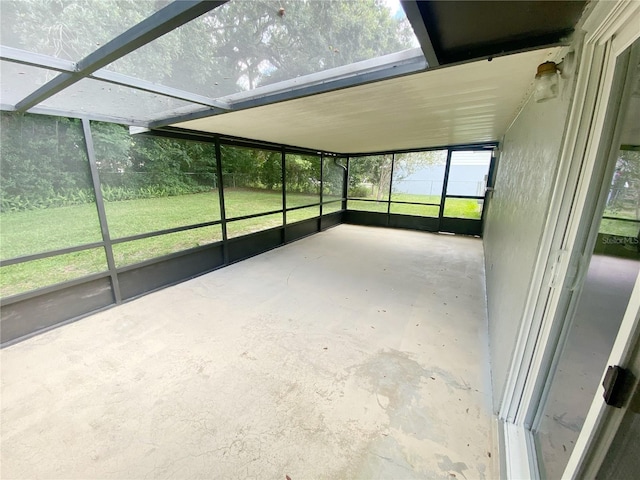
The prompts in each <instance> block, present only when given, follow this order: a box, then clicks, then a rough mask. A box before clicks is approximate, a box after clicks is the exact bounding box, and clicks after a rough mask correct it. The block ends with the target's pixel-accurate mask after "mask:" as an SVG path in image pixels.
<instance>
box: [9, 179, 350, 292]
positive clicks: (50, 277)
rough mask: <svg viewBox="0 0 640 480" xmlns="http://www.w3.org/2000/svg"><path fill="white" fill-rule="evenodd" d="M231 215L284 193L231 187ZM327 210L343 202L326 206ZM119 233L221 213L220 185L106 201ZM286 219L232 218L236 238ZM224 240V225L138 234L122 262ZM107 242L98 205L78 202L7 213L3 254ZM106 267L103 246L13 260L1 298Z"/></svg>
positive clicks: (294, 216)
mask: <svg viewBox="0 0 640 480" xmlns="http://www.w3.org/2000/svg"><path fill="white" fill-rule="evenodd" d="M330 199H331V198H327V199H326V200H327V201H328V200H330ZM318 201H319V196H318V195H305V194H289V195H287V206H288V207H295V206H302V205H307V204H310V203H314V202H318ZM225 207H226V214H227V217H228V218H233V217H240V216H244V215H251V214H255V213H262V212H267V211H272V210H279V209H281V208H282V193H281V192H280V191H275V192H269V191H264V190H246V189H227V190H225ZM325 209H326V213H330V212H331V211H336V210H339V209H340V203H339V202H338V203H336V204H331V205H327V206H325ZM105 211H106V216H107V222H108V225H109V233H110V235H111V238H112V239H118V238H124V237H128V236H132V235H137V234H141V233H147V232H153V231H158V230H164V229H169V228H175V227H181V226H184V225H191V224H198V223H205V222H211V221H215V220H219V219H220V208H219V201H218V191H217V190H215V191H212V192H207V193H198V194H193V195H182V196H175V197H160V198H149V199H138V200H124V201H119V202H105ZM318 214H319V208H318V207H311V208H305V209H300V210H296V211H293V212H288V213H287V221H288V222H289V223H291V222H296V221H300V220H303V219H305V218H312V217H315V216H317V215H318ZM277 225H282V214H276V215H269V216H265V217H259V218H255V219H249V220H241V221H237V222H230V223H229V224H228V225H227V228H228V233H229V236H230V237H233V236H240V235H246V234H248V233H251V232H255V231H259V230H263V229H265V228H270V227H273V226H277ZM220 240H222V229H221V226H220V225H214V226H209V227H202V228H196V229H192V230H186V231H182V232H176V233H171V234H167V235H161V236H157V237H150V238H145V239H140V240H134V241H129V242H124V243H119V244H115V245H114V246H113V253H114V259H115V263H116V266H117V267H122V266H125V265H131V264H134V263H138V262H141V261H144V260H148V259H151V258H155V257H159V256H162V255H167V254H169V253H173V252H177V251H181V250H186V249H189V248H192V247H197V246H199V245H206V244H208V243H213V242H217V241H220ZM100 241H102V235H101V232H100V224H99V221H98V212H97V208H96V206H95V205H93V204H90V205H75V206H70V207H59V208H51V209H46V210H29V211H24V212H9V213H2V214H0V258H2V259H9V258H15V257H21V256H24V255H31V254H35V253H40V252H47V251H51V250H57V249H61V248H66V247H73V246H77V245H83V244H88V243H93V242H100ZM105 270H107V261H106V255H105V252H104V249H103V248H95V249H90V250H85V251H82V252H74V253H70V254H66V255H58V256H55V257H50V258H45V259H41V260H35V261H31V262H27V263H22V264H17V265H10V266H6V267H2V269H0V296H2V297H5V296H8V295H14V294H17V293H21V292H26V291H30V290H34V289H36V288H39V287H43V286H47V285H52V284H55V283H60V282H64V281H66V280H71V279H74V278H78V277H81V276H85V275H89V274H92V273H97V272H102V271H105Z"/></svg>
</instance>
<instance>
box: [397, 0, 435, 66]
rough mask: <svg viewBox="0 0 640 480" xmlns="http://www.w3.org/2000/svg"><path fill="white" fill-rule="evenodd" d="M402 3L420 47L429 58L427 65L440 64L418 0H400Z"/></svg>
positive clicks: (425, 56)
mask: <svg viewBox="0 0 640 480" xmlns="http://www.w3.org/2000/svg"><path fill="white" fill-rule="evenodd" d="M400 5H402V9H403V10H404V13H405V15H406V16H407V19H408V20H409V23H410V24H411V27H412V28H413V33H414V34H415V36H416V38H417V39H418V42H420V48H421V49H422V53H423V54H424V58H426V59H427V65H428V66H429V68H434V67H437V66H439V65H440V61H439V60H438V57H437V55H436V51H435V50H434V48H433V43H432V42H431V36H430V35H429V31H428V30H427V26H426V24H425V23H424V17H423V16H422V13H421V12H420V7H419V6H418V0H400Z"/></svg>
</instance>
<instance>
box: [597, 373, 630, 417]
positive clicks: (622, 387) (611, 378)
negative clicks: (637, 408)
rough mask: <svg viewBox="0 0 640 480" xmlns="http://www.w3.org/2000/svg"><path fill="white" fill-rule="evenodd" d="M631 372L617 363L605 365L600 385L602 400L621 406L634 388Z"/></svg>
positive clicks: (608, 403)
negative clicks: (605, 368)
mask: <svg viewBox="0 0 640 480" xmlns="http://www.w3.org/2000/svg"><path fill="white" fill-rule="evenodd" d="M634 380H635V378H634V376H633V374H632V373H631V372H630V371H629V370H627V369H625V368H622V367H621V366H619V365H614V366H611V365H609V366H608V367H607V372H606V373H605V375H604V380H603V382H602V386H603V387H604V393H603V394H602V396H603V397H604V402H605V403H606V404H607V405H611V406H612V407H616V408H621V407H622V406H623V405H624V404H625V402H626V401H627V399H628V398H629V396H630V395H631V393H633V390H634V388H633V387H634V383H635V382H634Z"/></svg>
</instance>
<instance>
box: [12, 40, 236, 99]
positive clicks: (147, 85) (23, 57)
mask: <svg viewBox="0 0 640 480" xmlns="http://www.w3.org/2000/svg"><path fill="white" fill-rule="evenodd" d="M0 60H4V61H7V62H12V63H18V64H21V65H27V66H31V67H37V68H46V69H48V70H57V71H59V72H67V73H75V71H76V63H75V62H72V61H70V60H64V59H61V58H56V57H52V56H49V55H43V54H41V53H34V52H29V51H27V50H21V49H19V48H12V47H7V46H4V45H0ZM88 78H93V79H95V80H100V81H103V82H107V83H111V84H114V85H120V86H123V87H129V88H135V89H137V90H142V91H145V92H149V93H155V94H158V95H163V96H165V97H171V98H175V99H177V100H183V101H185V102H190V103H196V104H199V105H204V106H207V107H213V108H218V109H220V110H225V111H226V110H229V108H230V107H229V105H228V104H227V103H225V102H221V101H217V100H214V99H213V98H210V97H206V96H204V95H198V94H195V93H191V92H187V91H185V90H181V89H179V88H172V87H167V86H165V85H160V84H157V83H153V82H148V81H146V80H142V79H139V78H135V77H130V76H128V75H123V74H122V73H117V72H113V71H111V70H107V69H105V68H101V69H99V70H96V71H95V72H93V73H92V74H91V75H88Z"/></svg>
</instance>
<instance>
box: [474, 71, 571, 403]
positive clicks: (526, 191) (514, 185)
mask: <svg viewBox="0 0 640 480" xmlns="http://www.w3.org/2000/svg"><path fill="white" fill-rule="evenodd" d="M535 67H536V66H535V65H532V77H533V75H534V74H535ZM570 84H571V82H566V83H565V84H564V85H563V86H566V85H570ZM570 89H571V87H570V86H568V87H565V89H564V91H563V92H562V94H561V95H560V96H559V97H558V98H555V99H552V100H548V101H546V102H543V103H536V102H535V101H534V99H533V97H531V98H529V100H528V102H527V103H526V104H525V105H524V107H523V109H522V110H521V112H520V113H519V115H518V117H517V118H516V120H515V121H514V123H513V124H512V125H511V127H510V128H509V130H508V131H507V133H506V135H505V137H504V139H503V142H502V143H501V153H500V158H499V163H498V169H497V176H496V182H495V192H494V193H493V198H492V199H491V201H490V202H489V205H488V210H487V214H486V221H485V230H484V248H485V262H486V275H487V308H488V316H489V341H490V351H491V363H492V365H491V372H492V377H493V378H492V380H493V396H494V409H495V411H496V412H497V411H498V408H499V405H500V402H501V399H502V395H503V393H504V388H505V383H506V379H507V374H508V371H509V368H510V365H511V359H512V356H513V351H514V347H515V344H516V339H517V336H518V331H519V328H520V324H521V322H522V317H523V312H524V308H525V302H526V299H527V294H528V290H529V286H530V283H531V278H532V275H533V269H534V264H535V261H536V256H537V253H538V248H539V244H540V239H541V236H542V233H543V229H544V225H545V220H546V217H547V213H548V210H549V203H550V199H551V194H552V189H553V184H554V181H555V178H556V172H557V167H558V162H559V158H560V150H561V146H562V140H563V137H564V131H565V124H566V119H567V115H568V111H569V106H570V103H571V102H570V100H571V92H570V91H569V90H570Z"/></svg>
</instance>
